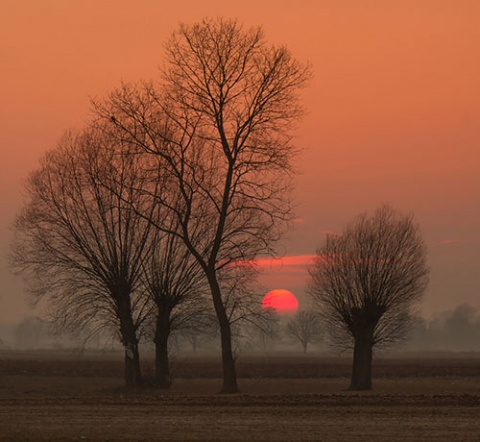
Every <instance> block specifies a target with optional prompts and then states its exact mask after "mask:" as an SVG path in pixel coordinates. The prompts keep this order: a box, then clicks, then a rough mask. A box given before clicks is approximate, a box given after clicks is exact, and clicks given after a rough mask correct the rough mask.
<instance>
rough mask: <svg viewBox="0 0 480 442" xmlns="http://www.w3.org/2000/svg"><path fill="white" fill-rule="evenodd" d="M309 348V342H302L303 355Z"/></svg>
mask: <svg viewBox="0 0 480 442" xmlns="http://www.w3.org/2000/svg"><path fill="white" fill-rule="evenodd" d="M307 346H308V342H302V347H303V354H306V353H307Z"/></svg>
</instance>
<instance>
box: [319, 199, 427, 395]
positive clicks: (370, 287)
mask: <svg viewBox="0 0 480 442" xmlns="http://www.w3.org/2000/svg"><path fill="white" fill-rule="evenodd" d="M310 276H311V282H310V294H311V295H312V297H313V299H314V301H315V302H316V305H317V306H318V309H319V311H320V313H321V315H322V317H323V319H324V321H325V322H326V323H327V324H328V325H329V326H330V331H331V332H332V337H333V340H334V342H336V344H337V345H348V346H350V345H351V344H352V343H353V370H352V378H351V383H350V389H352V390H365V389H370V388H371V386H372V381H371V377H372V352H373V347H374V346H375V345H390V344H393V343H395V342H396V341H398V340H399V339H401V338H403V337H404V336H405V333H406V331H407V329H408V325H409V319H410V317H411V313H412V307H413V306H414V305H415V303H417V302H418V301H419V300H420V299H421V297H422V295H423V293H424V291H425V288H426V286H427V282H428V269H427V265H426V247H425V244H424V241H423V239H422V237H421V234H420V230H419V227H418V226H417V225H416V224H415V223H414V222H413V218H412V216H403V215H401V214H400V213H398V212H396V211H395V210H393V209H391V208H390V207H388V206H383V207H381V208H380V209H378V210H376V211H375V213H374V214H373V215H372V216H370V217H369V216H367V215H366V214H362V215H360V216H359V217H358V218H357V219H356V220H355V221H354V222H353V223H351V224H350V225H349V226H347V228H346V229H345V230H344V232H343V233H342V234H341V235H339V236H331V235H328V236H327V238H326V241H325V242H324V244H323V245H321V246H320V247H319V248H318V250H317V257H316V261H315V264H314V265H313V267H312V268H311V270H310Z"/></svg>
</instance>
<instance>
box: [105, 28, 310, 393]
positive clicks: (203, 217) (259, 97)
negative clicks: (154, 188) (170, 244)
mask: <svg viewBox="0 0 480 442" xmlns="http://www.w3.org/2000/svg"><path fill="white" fill-rule="evenodd" d="M166 51H167V67H166V69H165V70H164V82H163V85H162V90H161V91H158V90H156V88H154V87H153V86H149V85H145V86H144V87H143V88H142V91H141V93H139V92H138V88H137V89H136V91H135V88H128V87H124V88H122V89H121V90H119V91H117V92H115V93H113V94H111V96H110V97H109V99H108V100H107V101H106V102H104V103H97V105H96V108H97V111H98V112H99V114H100V115H101V116H102V117H103V118H105V119H106V120H108V121H110V123H111V125H112V126H113V129H112V131H113V132H114V133H116V134H117V136H119V137H120V138H121V139H122V140H123V141H126V142H129V143H130V144H131V145H132V147H133V148H135V149H137V150H139V151H143V152H146V153H150V154H154V155H156V156H157V157H158V158H159V162H161V164H162V166H161V167H163V172H162V175H163V176H168V177H169V186H170V189H169V192H165V190H164V191H163V192H162V193H161V194H160V195H158V199H159V200H160V201H161V203H162V204H163V205H164V206H165V207H169V208H170V210H172V212H173V213H174V214H175V216H176V217H177V219H178V225H179V226H180V229H179V230H178V231H176V232H175V233H176V234H178V235H180V237H181V238H182V240H183V241H184V243H185V245H186V247H187V248H188V250H189V251H190V253H191V254H192V255H193V256H194V257H195V259H196V260H197V261H198V263H199V265H200V266H201V268H202V269H203V271H204V274H205V276H206V279H207V281H208V284H209V287H210V292H211V298H212V301H213V305H214V308H215V312H216V315H217V318H218V323H219V329H220V336H221V346H222V362H223V387H222V391H223V392H225V393H234V392H237V391H238V385H237V376H236V370H235V363H234V355H233V351H232V330H231V321H230V319H229V314H228V309H227V305H226V296H225V295H224V293H222V287H221V284H220V281H219V272H222V271H223V270H224V269H225V268H226V267H227V266H229V265H230V266H231V265H232V264H233V263H235V262H237V263H238V262H247V261H249V260H252V259H253V258H255V257H256V256H258V255H259V254H267V253H271V252H272V250H273V246H274V244H275V241H276V240H278V238H280V236H281V234H282V232H283V231H284V228H285V225H286V223H287V222H288V221H289V220H290V219H291V216H292V212H291V208H290V204H289V199H288V191H289V190H290V188H291V179H290V176H291V174H290V172H291V159H292V156H293V155H294V153H295V152H296V150H295V149H294V148H293V146H292V143H291V129H292V126H293V123H294V122H295V121H296V120H297V119H298V117H299V116H300V115H301V114H302V109H301V107H300V105H299V90H300V89H301V88H302V87H303V86H304V85H305V83H306V81H307V80H308V79H309V77H310V70H309V67H308V66H303V65H301V64H300V63H298V62H297V61H296V60H295V59H294V58H293V57H292V55H291V53H290V52H289V51H288V50H287V49H286V48H285V47H272V46H269V45H267V44H266V42H265V39H264V36H263V32H262V30H261V29H260V28H253V29H248V30H244V29H243V27H242V25H241V24H239V23H238V22H237V21H232V20H224V19H206V20H203V21H202V22H201V23H197V24H194V25H181V26H180V29H179V31H178V32H175V33H174V34H173V35H172V37H171V38H170V40H169V41H168V42H167V44H166ZM158 227H159V228H162V226H158Z"/></svg>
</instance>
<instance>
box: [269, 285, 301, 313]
mask: <svg viewBox="0 0 480 442" xmlns="http://www.w3.org/2000/svg"><path fill="white" fill-rule="evenodd" d="M262 308H263V309H266V308H272V309H274V310H275V311H276V312H277V313H279V314H293V313H295V312H296V311H297V309H298V299H297V298H296V296H295V295H294V294H293V293H292V292H291V291H289V290H284V289H275V290H271V291H269V292H268V293H267V294H266V295H265V296H264V297H263V301H262Z"/></svg>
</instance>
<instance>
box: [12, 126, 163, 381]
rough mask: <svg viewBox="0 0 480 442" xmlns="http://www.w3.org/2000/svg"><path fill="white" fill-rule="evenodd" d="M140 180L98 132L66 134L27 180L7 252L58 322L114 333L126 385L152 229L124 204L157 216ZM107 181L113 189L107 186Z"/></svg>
mask: <svg viewBox="0 0 480 442" xmlns="http://www.w3.org/2000/svg"><path fill="white" fill-rule="evenodd" d="M115 147H117V146H115ZM111 177H115V180H111V179H110V178H111ZM142 179H143V175H142V172H141V171H140V170H139V169H138V164H137V159H136V158H135V157H132V156H128V155H122V154H121V152H119V151H118V150H117V149H114V148H113V146H112V145H111V144H110V140H109V139H108V138H106V137H105V136H104V135H103V133H102V132H101V131H99V130H96V129H95V128H89V129H88V130H86V131H85V132H83V133H81V134H79V135H72V134H67V135H66V136H65V137H64V138H63V139H62V140H61V142H60V143H59V145H58V147H57V148H56V149H54V150H52V151H50V152H48V153H47V154H46V156H45V157H44V159H43V161H42V164H41V167H40V168H39V169H38V170H37V171H35V172H34V173H32V174H31V176H30V178H29V180H28V184H27V202H26V204H25V206H24V208H23V210H22V212H21V213H20V215H19V216H18V218H17V220H16V224H15V239H14V243H13V247H12V263H13V267H14V269H15V270H17V271H18V272H21V273H23V276H24V277H25V279H26V281H27V283H28V287H29V291H30V293H31V295H32V299H33V301H34V302H37V301H38V300H40V299H46V300H47V305H48V307H49V309H50V313H51V315H52V316H54V318H55V319H56V320H57V323H59V322H61V324H62V325H63V326H64V327H65V328H70V329H72V328H83V327H85V326H87V325H88V326H90V327H93V328H94V329H95V328H96V327H105V326H107V327H110V328H113V329H114V330H117V333H119V335H120V339H121V341H122V343H123V345H124V347H125V381H126V384H127V385H137V384H138V383H139V382H140V380H141V373H140V361H139V352H138V330H139V328H140V326H141V324H142V322H143V321H144V319H145V314H146V309H147V303H146V297H145V296H143V294H142V293H141V284H140V283H141V280H140V276H141V274H142V269H143V263H144V261H145V259H146V256H148V254H149V253H150V252H151V248H152V242H151V241H150V236H151V232H152V227H151V224H150V223H149V222H147V221H145V220H144V218H142V217H139V216H138V215H137V214H136V213H135V211H134V210H133V209H132V207H131V205H130V204H127V203H126V202H125V201H130V200H132V199H134V200H135V201H136V204H137V205H142V206H145V207H144V209H145V210H146V211H148V213H149V216H150V217H152V218H154V211H155V204H153V201H152V200H146V199H145V196H144V195H143V194H140V193H139V192H138V191H136V190H135V189H136V188H138V187H140V185H141V181H142ZM109 180H110V186H112V187H115V190H116V192H111V191H109V190H107V188H106V187H105V186H104V184H103V182H104V181H109Z"/></svg>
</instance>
